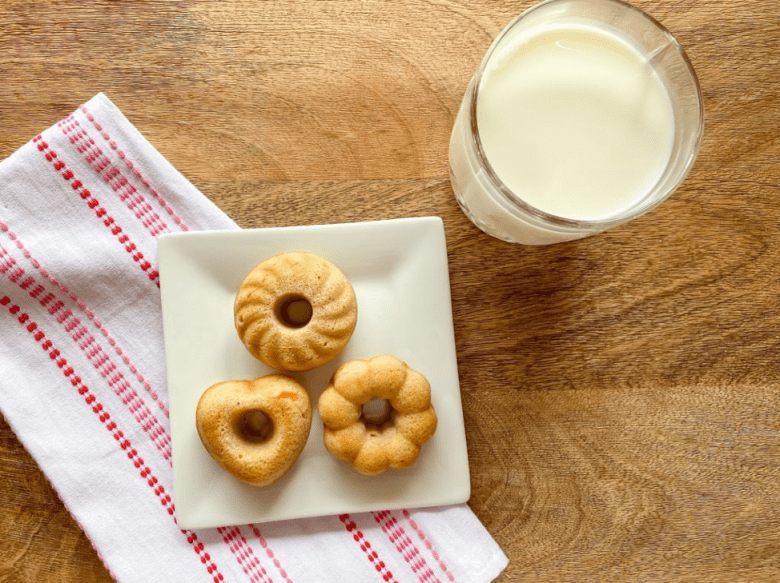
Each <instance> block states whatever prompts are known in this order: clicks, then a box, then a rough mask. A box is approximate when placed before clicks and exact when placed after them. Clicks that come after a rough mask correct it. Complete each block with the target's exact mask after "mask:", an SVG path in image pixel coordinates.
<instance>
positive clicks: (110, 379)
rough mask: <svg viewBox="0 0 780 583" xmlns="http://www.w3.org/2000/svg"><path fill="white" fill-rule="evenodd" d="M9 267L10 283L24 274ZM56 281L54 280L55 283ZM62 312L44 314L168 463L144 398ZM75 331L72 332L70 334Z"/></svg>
mask: <svg viewBox="0 0 780 583" xmlns="http://www.w3.org/2000/svg"><path fill="white" fill-rule="evenodd" d="M0 230H2V227H0ZM6 255H9V254H8V251H7V250H6V249H5V248H4V247H3V246H2V245H0V258H3V257H5V256H6ZM8 263H10V267H6V268H5V269H0V273H2V274H4V275H6V277H8V279H9V280H10V281H14V280H13V279H12V277H11V275H10V274H9V272H11V271H13V273H17V272H19V271H21V272H22V273H24V269H22V268H21V267H18V268H17V269H16V270H12V267H13V266H14V265H15V264H16V259H14V258H13V257H10V261H9V262H7V263H4V265H7V264H8ZM55 281H56V280H55ZM15 283H16V284H17V285H19V287H21V285H20V283H19V281H18V279H17V281H15ZM49 297H52V298H55V299H56V296H54V294H48V295H47V296H45V297H44V298H43V299H42V300H40V301H39V302H38V303H40V304H41V306H42V307H44V308H45V307H46V304H47V303H49V299H48V298H49ZM63 308H65V303H64V302H62V301H59V300H58V301H57V302H55V303H54V304H53V305H52V306H51V307H50V308H49V309H48V310H47V311H48V313H49V315H50V316H52V318H53V319H54V320H55V321H56V322H57V323H58V324H59V325H60V326H61V327H62V328H63V329H64V330H65V332H66V333H68V334H70V337H71V339H72V340H73V342H74V344H76V345H77V346H78V347H79V348H80V349H81V351H82V352H83V353H84V355H85V356H86V357H87V359H88V360H89V361H90V363H91V364H92V366H94V367H95V369H96V370H97V371H98V372H99V373H100V375H101V376H102V377H103V378H104V379H105V380H106V383H107V384H108V386H109V387H110V388H111V389H112V390H113V391H114V393H115V394H116V395H117V397H119V398H120V399H121V400H122V404H123V405H125V406H126V407H127V409H128V411H129V412H130V413H131V414H132V415H133V416H134V418H135V420H136V421H137V422H138V424H139V425H141V427H142V428H143V430H144V432H145V433H146V434H147V435H148V436H149V438H150V439H151V441H152V443H153V444H154V446H155V447H156V448H157V449H158V450H159V451H160V452H161V453H162V454H163V457H164V458H165V459H167V460H170V457H171V439H170V436H168V434H167V432H166V431H165V429H164V428H163V427H162V426H161V425H160V422H159V421H158V420H157V418H156V417H155V416H154V415H153V414H152V412H151V411H150V410H149V408H148V407H147V406H146V403H144V400H143V398H142V397H141V396H140V395H138V393H137V392H136V391H135V389H133V388H132V387H131V386H130V383H128V382H127V380H126V379H125V378H124V375H122V373H121V372H118V371H116V365H115V364H114V363H113V362H111V358H110V357H109V355H108V354H107V353H106V352H105V351H104V350H103V347H102V346H101V345H100V344H99V343H98V342H97V340H96V339H95V337H94V336H92V335H91V334H89V331H88V330H87V328H86V327H85V326H84V325H83V324H82V323H81V320H79V319H78V318H77V317H76V316H74V315H73V312H72V311H71V310H69V309H67V308H66V309H63ZM74 329H76V331H75V332H73V330H74ZM84 336H86V337H87V338H86V340H84V341H82V342H80V343H79V340H80V339H81V338H83V337H84ZM58 354H59V353H57V354H54V352H52V356H51V357H52V359H54V358H56V357H57V356H58Z"/></svg>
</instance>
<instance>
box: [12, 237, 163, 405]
mask: <svg viewBox="0 0 780 583" xmlns="http://www.w3.org/2000/svg"><path fill="white" fill-rule="evenodd" d="M0 232H4V233H6V234H7V235H8V237H9V238H11V239H12V240H14V241H16V244H17V247H19V249H21V250H22V254H23V255H24V257H25V258H26V259H27V260H28V261H29V262H30V264H31V265H32V266H33V267H34V268H35V269H37V270H38V272H39V273H40V274H41V275H42V276H43V277H46V278H47V279H48V280H49V281H50V282H51V283H52V285H54V286H56V287H57V288H58V289H59V290H60V291H62V293H64V294H67V295H68V297H69V298H70V299H71V300H73V301H74V302H75V303H76V305H77V306H78V308H79V310H81V312H82V313H83V314H84V315H86V316H87V318H89V319H90V320H91V321H92V323H93V324H94V325H95V326H96V327H97V329H98V330H99V331H100V333H101V334H102V335H103V336H104V337H105V338H106V340H107V341H108V343H109V345H110V346H112V347H113V348H114V352H116V354H117V356H119V357H120V358H121V359H122V361H123V362H124V363H125V364H126V365H127V367H128V368H129V369H130V372H131V373H133V375H135V378H136V379H138V382H140V383H141V386H143V388H144V390H145V391H146V392H147V393H148V394H149V396H150V397H151V398H152V400H154V402H155V403H156V404H157V406H158V407H159V408H160V410H162V411H163V413H165V416H166V417H168V416H169V413H168V408H167V407H166V406H165V403H163V402H162V400H161V399H160V396H159V395H158V394H157V391H155V390H154V388H153V387H152V386H151V385H150V384H149V382H148V381H147V380H146V379H145V378H144V376H143V375H142V374H141V373H140V371H139V370H138V367H136V366H135V365H134V364H133V363H132V362H131V361H130V358H129V357H128V356H127V354H126V353H125V351H124V350H123V349H122V347H121V346H120V345H119V343H118V342H117V340H116V339H115V338H113V337H112V336H111V334H110V333H109V331H108V329H106V327H105V326H104V325H103V323H102V322H101V321H100V320H99V319H98V318H96V317H95V313H94V312H93V311H92V310H90V309H89V308H88V307H87V305H86V304H85V303H84V302H82V301H81V300H79V298H78V297H77V296H76V294H75V293H73V292H71V291H69V290H68V288H67V287H65V286H64V285H62V284H61V283H60V282H59V281H57V280H56V279H55V278H54V277H52V276H51V274H50V273H49V272H48V271H47V270H46V269H45V268H44V267H43V266H42V264H41V262H40V261H38V260H37V259H36V258H35V257H33V256H32V254H31V253H30V252H29V251H28V250H27V248H25V247H24V245H23V244H22V241H21V239H19V237H18V236H17V235H16V234H15V233H14V232H13V231H11V230H10V228H9V227H8V225H6V224H5V223H3V222H2V221H0ZM4 251H5V250H3V252H4ZM2 257H3V253H0V270H1V268H2V263H3V260H2ZM11 260H13V258H11ZM29 280H31V281H34V279H33V278H32V277H30V278H29ZM23 289H26V288H23ZM44 291H46V288H45V287H44V286H42V285H40V284H37V285H36V286H34V287H33V290H32V291H31V292H30V297H32V298H33V299H37V298H38V296H39V295H40V294H41V293H42V292H44ZM51 297H54V296H51ZM71 325H72V324H71ZM74 327H75V326H74ZM71 330H72V328H70V329H67V328H66V331H67V332H70V331H71ZM74 336H76V337H75V338H74V340H81V338H82V336H84V333H83V332H81V331H77V332H76V333H74Z"/></svg>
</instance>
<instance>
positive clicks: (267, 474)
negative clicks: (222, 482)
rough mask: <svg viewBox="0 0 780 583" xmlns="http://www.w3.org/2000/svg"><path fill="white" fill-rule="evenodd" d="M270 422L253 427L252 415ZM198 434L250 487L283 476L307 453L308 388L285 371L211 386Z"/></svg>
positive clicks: (219, 460)
mask: <svg viewBox="0 0 780 583" xmlns="http://www.w3.org/2000/svg"><path fill="white" fill-rule="evenodd" d="M257 412H260V413H262V414H264V415H265V416H266V417H267V419H268V421H270V425H269V424H268V423H266V424H264V425H263V426H262V427H260V426H257V425H255V426H253V423H252V419H253V418H252V416H253V415H257ZM195 417H196V426H197V429H198V435H199V436H200V440H201V441H202V442H203V445H204V447H205V448H206V451H208V452H209V454H210V455H211V457H212V458H214V460H215V461H216V462H217V463H218V464H219V465H221V466H222V467H223V468H224V469H225V470H226V471H228V472H229V473H230V474H232V475H233V476H235V477H236V478H238V479H239V480H241V481H243V482H246V483H247V484H251V485H252V486H268V485H270V484H273V483H274V482H275V481H276V480H278V479H279V478H281V477H282V476H283V475H284V474H285V473H286V472H287V470H289V469H290V467H291V466H292V465H293V463H294V462H295V460H297V459H298V456H299V455H300V454H301V451H303V448H304V446H305V445H306V441H307V439H308V438H309V431H310V430H311V401H310V400H309V395H308V393H307V392H306V390H305V389H304V388H303V387H302V386H301V385H300V384H298V383H297V382H296V381H295V380H293V379H291V378H290V377H287V376H284V375H279V374H276V375H267V376H264V377H260V378H258V379H255V380H253V381H247V380H234V381H225V382H221V383H217V384H215V385H212V386H211V387H209V388H208V389H206V391H205V392H204V393H203V395H201V397H200V401H198V408H197V411H196V415H195Z"/></svg>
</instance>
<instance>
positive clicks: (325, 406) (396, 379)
mask: <svg viewBox="0 0 780 583" xmlns="http://www.w3.org/2000/svg"><path fill="white" fill-rule="evenodd" d="M373 398H376V399H384V400H386V401H387V402H388V404H389V406H390V411H389V416H387V419H386V420H382V421H380V422H376V421H369V420H368V419H367V418H366V415H364V413H363V405H365V404H366V403H368V402H369V401H371V400H372V399H373ZM317 408H318V411H319V414H320V417H321V418H322V422H323V423H324V424H325V435H324V440H325V447H326V448H327V449H328V451H329V452H330V453H331V455H333V456H334V457H336V458H338V459H341V460H344V461H347V462H349V463H351V464H352V467H353V468H354V469H355V470H357V471H358V472H360V473H361V474H365V475H368V476H373V475H375V474H379V473H381V472H384V471H385V470H386V469H388V468H393V469H396V470H401V469H404V468H408V467H409V466H411V465H412V464H413V463H414V462H415V461H417V457H418V456H419V455H420V447H421V446H422V444H423V443H425V442H426V441H428V440H429V439H430V438H431V436H433V434H434V432H435V431H436V425H437V423H438V419H437V417H436V412H435V411H434V409H433V405H431V386H430V384H429V383H428V380H427V379H426V378H425V377H424V376H423V375H422V374H420V373H419V372H417V371H415V370H413V369H411V368H410V367H409V365H407V364H406V363H405V362H403V361H401V360H399V359H397V358H396V357H394V356H390V355H381V356H375V357H373V358H370V359H367V360H352V361H350V362H347V363H345V364H343V365H341V366H340V367H339V368H338V369H337V370H336V372H335V373H334V374H333V378H332V379H331V381H330V383H329V384H328V388H327V389H325V391H324V392H323V393H322V395H321V396H320V399H319V402H318V405H317Z"/></svg>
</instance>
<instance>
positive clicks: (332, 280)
mask: <svg viewBox="0 0 780 583" xmlns="http://www.w3.org/2000/svg"><path fill="white" fill-rule="evenodd" d="M288 297H302V298H305V299H306V300H307V301H308V302H309V304H310V305H311V309H312V314H311V319H310V320H309V322H308V323H307V324H306V325H304V326H301V327H291V326H289V325H286V324H285V323H284V322H283V321H282V320H281V319H280V318H279V314H278V302H279V301H280V300H283V299H284V298H288ZM233 313H234V322H235V326H236V331H237V332H238V336H239V338H240V339H241V342H242V343H243V344H244V346H246V348H247V350H248V351H249V353H250V354H252V356H254V357H255V358H257V359H258V360H261V361H262V362H264V363H265V364H267V365H268V366H270V367H273V368H277V369H281V370H289V371H302V370H311V369H313V368H316V367H317V366H320V365H321V364H324V363H326V362H328V361H329V360H331V359H332V358H334V357H335V356H336V355H337V354H338V353H339V352H341V351H342V350H343V349H344V347H345V346H346V344H347V342H349V339H350V338H351V337H352V333H353V332H354V330H355V325H356V324H357V299H356V297H355V291H354V290H353V289H352V285H351V284H350V283H349V280H348V279H347V278H346V276H345V275H344V274H343V273H342V272H341V271H340V270H339V269H338V268H337V267H336V266H335V265H333V264H332V263H330V262H329V261H327V260H326V259H323V258H322V257H320V256H319V255H314V254H313V253H306V252H303V251H294V252H288V253H280V254H278V255H274V256H273V257H270V258H268V259H266V260H265V261H263V262H262V263H260V264H259V265H257V266H255V267H254V269H252V270H251V271H250V272H249V273H248V274H247V276H246V277H245V278H244V281H243V282H242V283H241V286H240V287H239V289H238V292H237V294H236V298H235V303H234V306H233Z"/></svg>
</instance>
